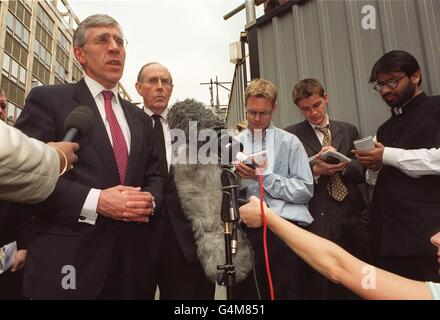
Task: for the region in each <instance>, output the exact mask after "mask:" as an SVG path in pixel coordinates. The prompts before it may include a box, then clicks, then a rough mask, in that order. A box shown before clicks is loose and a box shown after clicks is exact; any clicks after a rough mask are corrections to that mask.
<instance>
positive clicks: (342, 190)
mask: <svg viewBox="0 0 440 320" xmlns="http://www.w3.org/2000/svg"><path fill="white" fill-rule="evenodd" d="M315 129H316V130H318V131H320V132H322V134H323V135H324V139H323V140H322V146H323V147H326V146H331V145H332V144H331V139H330V129H329V127H328V125H327V126H325V127H315ZM327 190H328V193H329V195H330V197H332V198H333V199H335V200H336V201H343V200H344V199H345V197H346V196H347V195H348V189H347V186H346V185H345V184H344V182H343V181H342V178H341V176H340V175H339V173H335V174H334V175H332V176H330V184H329V185H328V186H327Z"/></svg>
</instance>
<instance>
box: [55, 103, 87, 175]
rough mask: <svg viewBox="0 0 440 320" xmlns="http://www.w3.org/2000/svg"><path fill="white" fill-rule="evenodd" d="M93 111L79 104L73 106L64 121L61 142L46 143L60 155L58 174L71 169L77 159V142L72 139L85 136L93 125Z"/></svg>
mask: <svg viewBox="0 0 440 320" xmlns="http://www.w3.org/2000/svg"><path fill="white" fill-rule="evenodd" d="M92 119H93V112H92V110H91V109H90V108H88V107H85V106H79V107H77V108H75V110H73V111H72V112H71V113H69V115H68V116H67V117H66V120H65V121H64V132H66V134H65V135H64V138H63V141H62V142H49V143H48V145H49V146H51V147H53V148H55V149H56V150H57V152H58V156H59V157H60V176H61V175H63V174H64V173H66V172H67V171H69V170H72V169H73V164H74V163H75V162H76V161H78V156H77V155H76V154H75V151H78V150H79V144H78V143H74V142H73V141H74V140H75V139H76V138H81V137H85V136H86V135H87V134H88V133H89V132H90V130H91V129H92V126H93V121H92Z"/></svg>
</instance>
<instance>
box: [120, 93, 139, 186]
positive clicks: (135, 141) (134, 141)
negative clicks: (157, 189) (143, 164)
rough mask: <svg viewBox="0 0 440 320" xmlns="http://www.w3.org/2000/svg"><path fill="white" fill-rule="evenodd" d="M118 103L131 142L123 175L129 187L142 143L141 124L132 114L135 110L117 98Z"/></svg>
mask: <svg viewBox="0 0 440 320" xmlns="http://www.w3.org/2000/svg"><path fill="white" fill-rule="evenodd" d="M119 102H120V103H121V106H122V110H124V114H125V118H126V119H127V123H128V127H129V128H130V134H131V142H130V155H129V157H128V166H127V173H126V175H125V184H126V185H131V183H130V181H132V177H133V174H134V173H135V169H136V163H137V159H138V157H139V154H140V150H141V149H142V147H141V142H142V123H141V121H140V119H139V117H138V116H136V114H135V113H134V109H133V108H136V107H134V106H133V105H131V104H129V103H128V102H127V101H125V100H123V99H122V98H121V96H119Z"/></svg>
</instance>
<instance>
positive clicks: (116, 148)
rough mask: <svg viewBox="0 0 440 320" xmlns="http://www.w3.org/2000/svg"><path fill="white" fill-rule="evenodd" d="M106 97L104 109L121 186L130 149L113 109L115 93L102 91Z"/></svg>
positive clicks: (123, 181)
mask: <svg viewBox="0 0 440 320" xmlns="http://www.w3.org/2000/svg"><path fill="white" fill-rule="evenodd" d="M102 95H103V97H104V108H105V114H106V116H107V121H108V123H109V125H110V131H111V134H112V141H113V153H114V154H115V160H116V164H117V166H118V171H119V179H120V182H121V184H124V183H125V172H126V171H127V163H128V149H127V144H126V142H125V138H124V135H123V134H122V130H121V127H120V126H119V123H118V119H116V116H115V113H114V111H113V107H112V97H113V92H112V91H107V90H104V91H102Z"/></svg>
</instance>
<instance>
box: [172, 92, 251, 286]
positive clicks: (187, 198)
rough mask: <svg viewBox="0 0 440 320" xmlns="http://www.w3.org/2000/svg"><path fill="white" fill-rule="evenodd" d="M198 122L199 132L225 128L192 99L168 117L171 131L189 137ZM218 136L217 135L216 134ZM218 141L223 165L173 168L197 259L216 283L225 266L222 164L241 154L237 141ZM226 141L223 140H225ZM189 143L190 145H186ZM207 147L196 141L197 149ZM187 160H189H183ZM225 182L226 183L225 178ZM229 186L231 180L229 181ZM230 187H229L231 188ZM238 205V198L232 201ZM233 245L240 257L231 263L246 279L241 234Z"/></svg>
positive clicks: (246, 254)
mask: <svg viewBox="0 0 440 320" xmlns="http://www.w3.org/2000/svg"><path fill="white" fill-rule="evenodd" d="M191 121H194V122H195V121H196V124H197V127H196V129H197V131H198V132H200V131H201V130H204V129H213V130H216V131H217V130H218V129H219V128H224V121H223V120H222V119H221V118H220V117H218V116H217V115H216V114H214V113H213V112H212V111H211V110H210V109H208V108H207V107H205V105H204V104H203V103H200V102H198V101H196V100H193V99H186V100H184V101H181V102H177V103H176V104H174V106H173V107H172V108H171V109H170V111H169V113H168V122H169V124H170V128H171V129H180V130H181V131H182V132H184V133H185V134H186V137H188V136H189V133H190V125H189V124H190V122H191ZM217 132H218V131H217ZM220 136H221V137H217V139H218V140H220V141H219V142H220V145H222V147H221V150H219V151H217V150H213V152H214V153H216V154H217V155H218V156H219V158H221V159H222V161H218V162H217V163H208V164H202V163H201V162H200V161H198V162H197V163H181V162H177V163H176V164H175V166H174V168H175V170H174V181H175V183H176V188H177V192H178V194H179V198H180V200H181V204H182V209H183V211H184V214H185V216H186V218H187V219H188V220H189V221H190V223H191V227H192V230H193V234H194V239H195V242H196V246H197V255H198V257H199V260H200V263H201V265H202V266H203V269H204V271H205V274H206V276H207V277H208V278H209V279H210V280H211V281H212V282H216V280H217V274H218V270H217V266H219V265H223V264H224V262H225V251H226V250H225V239H224V226H225V225H224V223H223V221H222V202H223V191H222V189H223V186H222V172H223V168H222V165H221V163H220V162H226V163H228V162H229V161H230V159H232V160H235V158H236V154H237V153H238V152H239V151H241V149H242V148H240V145H237V142H236V140H235V139H234V140H235V141H234V140H231V139H229V137H226V136H224V137H223V136H222V135H221V134H220ZM222 137H223V138H224V139H223V138H222ZM187 142H188V141H187ZM204 143H206V142H205V141H197V144H198V146H201V145H203V144H204ZM176 152H177V157H179V156H180V154H184V155H185V154H189V153H190V148H189V146H188V145H187V146H183V148H178V150H177V151H176ZM183 158H185V159H187V157H183ZM223 180H225V179H224V178H223ZM227 182H228V183H229V180H228V181H227ZM228 185H229V184H228ZM232 201H234V202H235V197H234V198H233V200H232ZM234 238H235V239H234V245H235V244H236V245H237V253H236V254H234V255H233V257H232V259H233V262H234V264H235V266H236V268H235V271H236V278H237V281H241V280H243V279H245V278H246V276H247V275H248V274H249V272H250V271H251V269H252V265H251V256H250V251H249V248H248V247H247V244H246V242H245V241H244V239H243V237H242V235H241V234H238V235H237V233H236V232H235V236H234Z"/></svg>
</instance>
